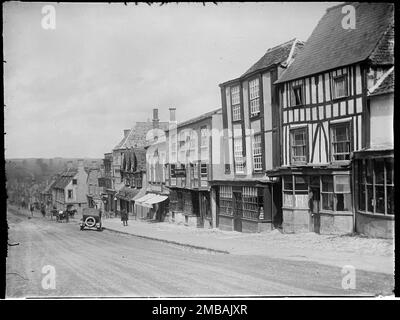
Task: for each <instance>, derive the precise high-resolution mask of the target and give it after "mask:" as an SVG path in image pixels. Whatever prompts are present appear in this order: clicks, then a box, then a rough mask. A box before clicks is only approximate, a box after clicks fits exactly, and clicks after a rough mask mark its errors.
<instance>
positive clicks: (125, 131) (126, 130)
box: [124, 129, 131, 138]
mask: <svg viewBox="0 0 400 320" xmlns="http://www.w3.org/2000/svg"><path fill="white" fill-rule="evenodd" d="M129 132H131V129H125V130H124V138H126V137H127V136H128V135H129Z"/></svg>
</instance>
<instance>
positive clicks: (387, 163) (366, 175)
mask: <svg viewBox="0 0 400 320" xmlns="http://www.w3.org/2000/svg"><path fill="white" fill-rule="evenodd" d="M357 164H358V172H357V175H358V177H357V180H358V182H359V183H358V210H360V211H365V212H368V213H372V214H382V215H394V159H393V158H376V159H364V160H359V161H358V163H357Z"/></svg>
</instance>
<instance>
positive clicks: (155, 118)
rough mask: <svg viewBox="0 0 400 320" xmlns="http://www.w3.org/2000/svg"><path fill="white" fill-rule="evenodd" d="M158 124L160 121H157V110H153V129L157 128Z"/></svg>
mask: <svg viewBox="0 0 400 320" xmlns="http://www.w3.org/2000/svg"><path fill="white" fill-rule="evenodd" d="M159 122H160V119H158V109H157V108H155V109H153V129H157V128H158V123H159Z"/></svg>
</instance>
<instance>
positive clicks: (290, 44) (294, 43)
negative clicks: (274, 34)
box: [241, 39, 304, 78]
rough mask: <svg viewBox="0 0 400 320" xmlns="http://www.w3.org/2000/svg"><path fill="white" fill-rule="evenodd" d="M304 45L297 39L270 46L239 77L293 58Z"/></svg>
mask: <svg viewBox="0 0 400 320" xmlns="http://www.w3.org/2000/svg"><path fill="white" fill-rule="evenodd" d="M303 47H304V43H303V42H302V41H299V40H297V39H292V40H289V41H287V42H285V43H282V44H280V45H278V46H276V47H273V48H270V49H268V50H267V52H266V53H265V54H264V55H263V56H262V57H261V59H260V60H258V61H257V62H256V63H255V64H253V65H252V66H251V67H250V69H248V70H247V71H246V72H245V73H244V74H243V75H242V76H241V78H244V77H246V76H248V75H250V74H252V73H253V72H256V71H258V70H262V69H266V68H269V67H271V66H273V65H276V64H281V63H285V62H287V61H288V60H290V59H292V58H294V57H295V56H296V55H297V53H298V51H300V50H301V49H302V48H303Z"/></svg>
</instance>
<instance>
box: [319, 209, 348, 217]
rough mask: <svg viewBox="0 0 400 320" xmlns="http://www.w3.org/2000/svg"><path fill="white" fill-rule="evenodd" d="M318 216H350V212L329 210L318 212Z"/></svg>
mask: <svg viewBox="0 0 400 320" xmlns="http://www.w3.org/2000/svg"><path fill="white" fill-rule="evenodd" d="M319 213H320V214H326V215H332V216H352V215H353V212H351V211H331V210H320V211H319Z"/></svg>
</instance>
